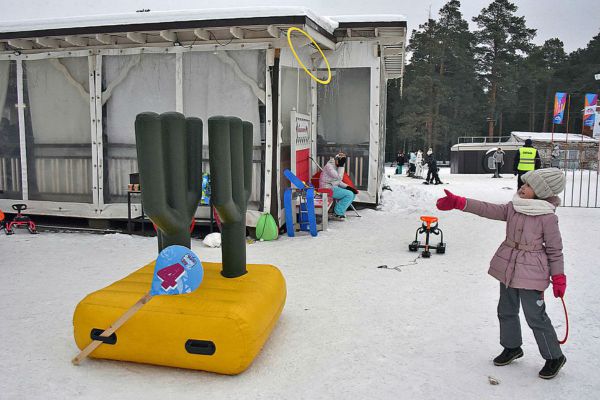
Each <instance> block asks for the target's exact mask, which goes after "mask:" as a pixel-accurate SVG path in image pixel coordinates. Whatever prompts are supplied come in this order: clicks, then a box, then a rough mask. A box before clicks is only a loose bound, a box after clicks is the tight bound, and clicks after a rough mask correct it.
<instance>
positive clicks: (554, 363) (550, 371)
mask: <svg viewBox="0 0 600 400" xmlns="http://www.w3.org/2000/svg"><path fill="white" fill-rule="evenodd" d="M566 362H567V357H565V356H560V357H559V358H555V359H553V360H546V364H545V365H544V368H542V369H541V371H540V373H539V376H540V378H542V379H552V378H554V377H555V376H556V374H558V371H560V369H561V368H562V366H563V365H565V363H566Z"/></svg>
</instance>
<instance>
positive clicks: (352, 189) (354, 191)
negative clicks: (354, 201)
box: [346, 186, 358, 194]
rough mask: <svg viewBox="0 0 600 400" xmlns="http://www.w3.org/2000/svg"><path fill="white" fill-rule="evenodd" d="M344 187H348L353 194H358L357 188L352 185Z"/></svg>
mask: <svg viewBox="0 0 600 400" xmlns="http://www.w3.org/2000/svg"><path fill="white" fill-rule="evenodd" d="M346 189H348V190H349V191H351V192H352V193H354V194H358V190H356V189H354V188H353V187H352V186H347V187H346Z"/></svg>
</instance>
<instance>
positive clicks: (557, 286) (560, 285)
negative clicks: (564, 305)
mask: <svg viewBox="0 0 600 400" xmlns="http://www.w3.org/2000/svg"><path fill="white" fill-rule="evenodd" d="M552 290H553V291H554V297H563V296H564V295H565V291H566V290H567V277H566V276H565V274H558V275H552Z"/></svg>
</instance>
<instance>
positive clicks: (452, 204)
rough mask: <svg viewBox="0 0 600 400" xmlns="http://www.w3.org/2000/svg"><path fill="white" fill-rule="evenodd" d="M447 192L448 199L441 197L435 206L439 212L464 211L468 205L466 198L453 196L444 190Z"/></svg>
mask: <svg viewBox="0 0 600 400" xmlns="http://www.w3.org/2000/svg"><path fill="white" fill-rule="evenodd" d="M444 192H446V197H441V198H439V199H438V200H437V202H436V203H435V205H436V206H437V208H438V210H442V211H448V210H452V209H457V210H464V209H465V206H466V205H467V199H465V198H464V197H460V196H456V195H455V194H452V192H450V191H449V190H446V189H444Z"/></svg>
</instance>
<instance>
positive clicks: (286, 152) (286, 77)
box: [279, 67, 311, 204]
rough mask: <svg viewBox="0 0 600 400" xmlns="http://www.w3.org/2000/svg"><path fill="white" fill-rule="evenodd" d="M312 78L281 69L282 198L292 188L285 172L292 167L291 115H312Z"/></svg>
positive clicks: (302, 71)
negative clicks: (292, 113) (296, 113)
mask: <svg viewBox="0 0 600 400" xmlns="http://www.w3.org/2000/svg"><path fill="white" fill-rule="evenodd" d="M310 79H311V78H310V77H309V76H308V74H306V72H304V70H302V69H301V68H299V67H281V84H280V86H281V128H282V130H281V153H280V154H281V159H280V167H279V168H280V170H281V176H280V177H279V179H280V182H279V184H280V187H281V191H280V197H281V204H283V193H284V191H285V189H287V188H288V187H290V181H289V180H288V179H287V178H286V177H285V176H284V175H283V170H284V169H286V168H288V169H289V168H290V167H291V132H290V129H291V127H290V113H291V112H292V110H295V111H297V112H299V113H301V114H307V115H310Z"/></svg>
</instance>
